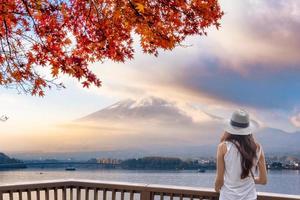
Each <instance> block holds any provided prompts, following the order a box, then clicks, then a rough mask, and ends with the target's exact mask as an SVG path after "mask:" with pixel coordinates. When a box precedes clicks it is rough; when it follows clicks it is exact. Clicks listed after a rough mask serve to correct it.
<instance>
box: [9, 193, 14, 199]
mask: <svg viewBox="0 0 300 200" xmlns="http://www.w3.org/2000/svg"><path fill="white" fill-rule="evenodd" d="M9 200H14V193H13V192H12V191H10V192H9Z"/></svg>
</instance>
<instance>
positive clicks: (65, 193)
mask: <svg viewBox="0 0 300 200" xmlns="http://www.w3.org/2000/svg"><path fill="white" fill-rule="evenodd" d="M62 200H67V188H66V187H63V188H62Z"/></svg>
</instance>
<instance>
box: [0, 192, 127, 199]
mask: <svg viewBox="0 0 300 200" xmlns="http://www.w3.org/2000/svg"><path fill="white" fill-rule="evenodd" d="M124 194H125V191H124V190H122V191H121V200H124ZM0 200H1V199H0Z"/></svg>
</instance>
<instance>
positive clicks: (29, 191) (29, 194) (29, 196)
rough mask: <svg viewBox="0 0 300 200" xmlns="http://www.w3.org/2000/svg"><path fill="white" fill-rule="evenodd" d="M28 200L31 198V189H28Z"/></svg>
mask: <svg viewBox="0 0 300 200" xmlns="http://www.w3.org/2000/svg"><path fill="white" fill-rule="evenodd" d="M27 200H31V190H28V191H27Z"/></svg>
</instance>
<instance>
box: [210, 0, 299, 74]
mask: <svg viewBox="0 0 300 200" xmlns="http://www.w3.org/2000/svg"><path fill="white" fill-rule="evenodd" d="M221 6H222V7H223V9H224V11H225V15H224V17H223V21H222V28H221V30H220V31H215V32H214V33H213V36H212V37H211V40H209V41H207V42H211V41H212V42H213V43H214V46H213V47H212V48H213V52H214V54H215V55H216V56H218V57H219V58H220V59H222V60H223V61H224V62H227V63H229V64H230V65H229V67H231V68H233V69H236V70H238V71H240V72H245V71H247V70H249V69H251V68H249V64H250V67H254V68H256V67H255V65H257V64H259V65H261V66H259V68H268V69H270V70H272V69H273V70H276V69H278V68H282V67H284V68H286V67H291V68H293V67H295V65H297V67H299V66H298V64H299V61H300V57H299V53H298V52H299V48H300V39H299V37H298V33H299V31H300V20H299V19H300V17H299V16H300V9H299V8H300V2H299V1H297V0H265V1H259V0H245V1H239V0H234V1H230V3H229V2H228V1H226V0H223V1H221ZM245 65H248V68H247V67H245Z"/></svg>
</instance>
